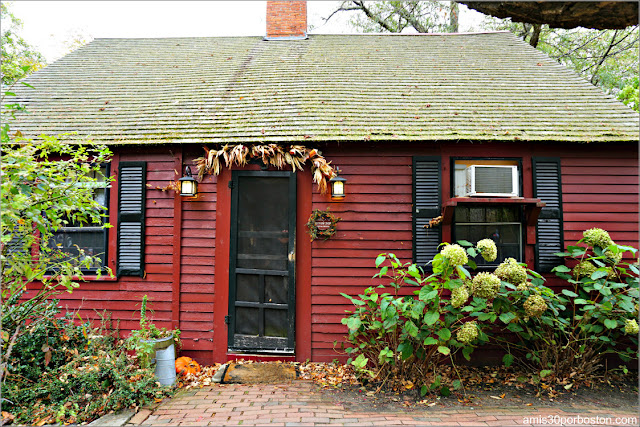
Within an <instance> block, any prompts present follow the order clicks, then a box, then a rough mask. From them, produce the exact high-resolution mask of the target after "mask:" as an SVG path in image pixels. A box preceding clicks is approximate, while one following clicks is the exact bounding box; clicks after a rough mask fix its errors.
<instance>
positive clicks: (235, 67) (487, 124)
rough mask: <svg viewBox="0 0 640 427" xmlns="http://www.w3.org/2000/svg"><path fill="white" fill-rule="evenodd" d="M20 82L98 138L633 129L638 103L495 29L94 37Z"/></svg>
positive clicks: (64, 124) (36, 107)
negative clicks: (287, 36)
mask: <svg viewBox="0 0 640 427" xmlns="http://www.w3.org/2000/svg"><path fill="white" fill-rule="evenodd" d="M26 81H27V82H28V83H29V84H30V85H32V86H33V87H34V88H35V89H30V88H28V87H20V88H18V89H17V90H16V92H17V94H18V101H19V102H21V103H24V104H25V105H26V107H27V110H28V111H29V114H24V115H20V116H19V124H18V128H19V129H20V130H21V131H22V132H23V133H24V134H27V135H38V134H41V133H46V134H57V133H63V132H72V131H76V132H78V137H82V138H84V137H89V138H91V139H92V140H93V141H96V142H106V143H112V144H142V143H165V142H172V143H196V142H197V143H214V142H219V143H227V142H228V143H233V142H247V141H256V142H258V141H260V142H263V141H269V142H286V141H291V142H294V141H295V142H297V141H339V140H352V141H359V140H385V141H389V140H398V141H403V140H405V141H423V140H432V141H444V140H480V141H481V140H497V141H513V140H514V139H515V140H522V141H580V142H591V141H637V140H638V114H637V113H635V112H633V111H632V110H630V109H629V108H628V107H626V106H624V105H623V104H622V103H620V102H618V101H616V100H615V99H613V98H612V97H610V96H607V95H605V94H604V93H603V92H602V91H601V90H600V89H598V88H596V87H594V86H593V85H591V84H590V83H588V82H587V81H585V80H584V79H582V78H581V77H579V76H578V75H576V74H575V73H574V72H572V71H570V70H568V69H567V68H565V67H564V66H562V65H559V64H558V63H557V62H555V61H553V60H551V59H550V58H548V57H547V56H546V55H544V54H543V53H541V52H539V51H537V50H535V49H533V48H532V47H531V46H529V45H528V44H526V43H524V42H523V41H521V40H519V39H518V38H516V37H515V36H513V35H512V34H510V33H507V32H498V33H483V34H451V35H311V36H309V39H308V40H295V41H263V40H262V38H260V37H215V38H165V39H96V40H94V41H93V42H91V43H90V44H88V45H86V46H84V47H82V48H80V49H78V50H76V51H75V52H73V53H71V54H69V55H67V56H65V57H64V58H62V59H60V60H58V61H56V62H54V63H53V64H51V65H49V66H47V67H46V68H44V69H42V70H41V71H39V72H37V73H35V74H33V75H32V76H30V77H29V78H28V79H26Z"/></svg>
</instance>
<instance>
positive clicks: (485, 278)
mask: <svg viewBox="0 0 640 427" xmlns="http://www.w3.org/2000/svg"><path fill="white" fill-rule="evenodd" d="M499 290H500V278H499V277H498V276H496V275H495V274H492V273H485V272H483V273H478V274H476V277H474V278H473V280H472V281H471V293H472V294H473V295H474V296H477V297H480V298H487V299H491V298H493V297H495V296H496V294H497V293H498V291H499Z"/></svg>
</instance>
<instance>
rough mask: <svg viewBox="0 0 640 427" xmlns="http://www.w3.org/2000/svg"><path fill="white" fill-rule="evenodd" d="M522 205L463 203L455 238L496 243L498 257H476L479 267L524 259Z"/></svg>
mask: <svg viewBox="0 0 640 427" xmlns="http://www.w3.org/2000/svg"><path fill="white" fill-rule="evenodd" d="M520 218H521V208H520V207H519V206H461V207H457V208H456V212H455V225H454V239H453V240H454V241H455V240H468V241H469V242H471V243H476V242H478V241H479V240H482V239H491V240H493V241H494V242H495V243H496V247H497V248H498V256H497V258H496V260H495V261H493V262H488V261H485V259H484V258H482V257H481V256H477V257H476V258H474V259H473V260H474V261H475V263H476V264H477V265H478V266H482V267H487V266H496V265H498V264H499V263H501V262H502V261H504V260H505V259H506V258H515V259H516V260H518V261H522V224H521V219H520Z"/></svg>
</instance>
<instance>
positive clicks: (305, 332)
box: [183, 153, 314, 363]
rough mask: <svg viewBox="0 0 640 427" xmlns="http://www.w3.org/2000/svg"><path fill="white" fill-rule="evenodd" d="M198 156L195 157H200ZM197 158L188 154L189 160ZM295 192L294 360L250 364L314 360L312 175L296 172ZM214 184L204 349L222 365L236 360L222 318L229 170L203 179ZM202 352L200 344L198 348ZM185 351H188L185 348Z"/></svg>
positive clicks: (225, 293) (259, 357)
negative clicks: (209, 316)
mask: <svg viewBox="0 0 640 427" xmlns="http://www.w3.org/2000/svg"><path fill="white" fill-rule="evenodd" d="M199 154H200V153H198V155H199ZM195 157H197V155H193V154H191V158H195ZM243 170H260V167H259V166H258V165H247V166H245V168H244V169H243ZM296 175H297V181H298V185H297V187H298V190H297V193H298V194H297V202H298V206H297V211H298V213H297V221H296V352H295V355H294V356H285V355H279V356H266V355H256V356H253V355H251V356H245V355H243V356H242V357H243V358H244V359H251V360H281V361H298V362H304V361H305V360H307V359H309V360H313V354H312V350H311V348H312V336H313V332H312V328H311V324H312V314H311V310H312V309H311V307H312V306H311V282H312V278H311V276H312V274H311V252H312V249H311V246H312V245H311V240H310V239H309V235H308V234H307V226H306V223H307V219H308V218H309V215H311V211H312V209H313V193H314V192H313V189H314V184H313V177H312V176H311V171H310V170H309V168H306V169H305V170H304V171H296ZM205 179H206V180H209V179H210V180H212V181H213V182H215V198H214V200H215V207H214V209H215V212H212V218H211V219H212V221H213V220H214V221H215V230H214V231H215V244H216V248H215V258H214V259H213V260H212V263H213V264H214V280H213V283H212V286H213V288H212V292H213V324H210V325H211V328H212V330H213V338H211V343H210V344H206V348H209V349H211V361H212V363H213V362H216V363H224V362H227V361H230V360H234V359H236V358H237V354H236V353H233V352H231V351H229V349H228V348H227V328H228V325H227V324H226V323H225V316H226V315H227V313H228V310H229V253H230V252H229V237H230V233H231V189H230V188H229V182H230V180H231V170H229V169H228V168H222V170H221V171H220V175H217V176H211V177H209V178H205ZM183 334H184V336H185V337H187V336H191V335H194V334H195V337H196V338H201V337H202V335H201V334H200V333H198V332H190V331H183ZM198 347H199V348H203V344H198ZM184 350H185V351H188V350H189V348H188V347H187V346H185V348H184Z"/></svg>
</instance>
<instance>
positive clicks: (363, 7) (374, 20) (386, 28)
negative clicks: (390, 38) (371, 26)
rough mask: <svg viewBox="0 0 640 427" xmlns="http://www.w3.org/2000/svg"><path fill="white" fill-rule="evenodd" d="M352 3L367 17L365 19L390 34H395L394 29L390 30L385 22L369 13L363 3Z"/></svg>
mask: <svg viewBox="0 0 640 427" xmlns="http://www.w3.org/2000/svg"><path fill="white" fill-rule="evenodd" d="M353 3H354V4H355V5H357V6H359V7H360V10H362V11H363V12H364V14H365V15H367V18H369V19H371V20H372V21H373V22H375V23H376V24H378V25H380V26H381V27H382V28H384V29H385V30H387V31H389V32H390V33H396V32H397V31H394V29H393V28H391V27H390V26H389V24H387V23H386V22H385V21H383V20H382V19H380V18H379V17H377V16H376V15H375V14H374V13H373V12H371V10H370V9H369V8H368V7H366V6H365V4H364V1H354V2H353Z"/></svg>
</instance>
